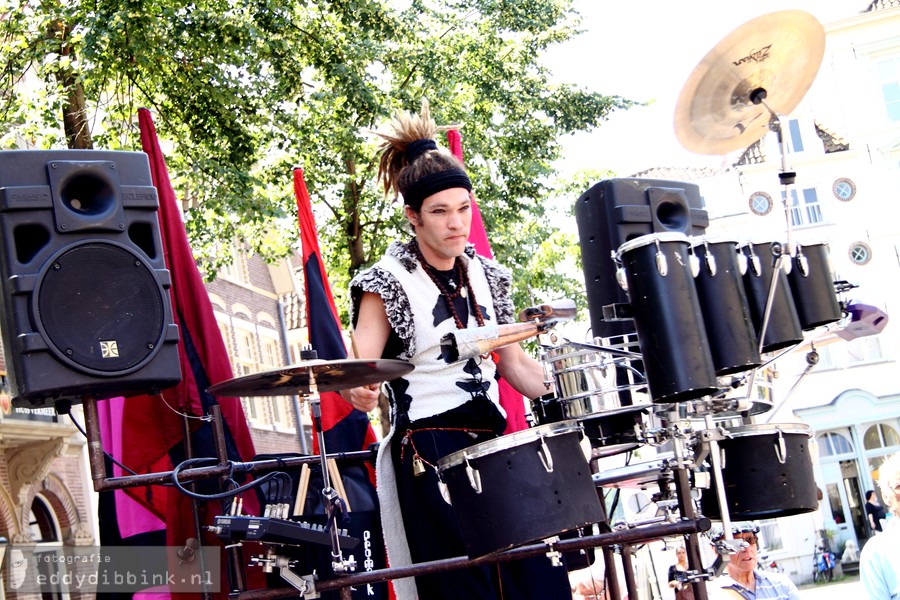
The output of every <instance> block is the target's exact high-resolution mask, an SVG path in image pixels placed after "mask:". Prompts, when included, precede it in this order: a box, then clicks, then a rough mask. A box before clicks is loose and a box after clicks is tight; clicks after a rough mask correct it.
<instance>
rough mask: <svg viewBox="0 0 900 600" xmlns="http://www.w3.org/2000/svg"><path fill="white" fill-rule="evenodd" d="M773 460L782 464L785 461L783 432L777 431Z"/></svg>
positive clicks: (785, 452) (785, 449) (785, 450)
mask: <svg viewBox="0 0 900 600" xmlns="http://www.w3.org/2000/svg"><path fill="white" fill-rule="evenodd" d="M775 458H777V459H778V462H780V463H781V464H784V463H785V462H786V461H787V448H786V447H785V443H784V432H783V431H781V430H780V429H779V430H778V443H777V444H776V445H775Z"/></svg>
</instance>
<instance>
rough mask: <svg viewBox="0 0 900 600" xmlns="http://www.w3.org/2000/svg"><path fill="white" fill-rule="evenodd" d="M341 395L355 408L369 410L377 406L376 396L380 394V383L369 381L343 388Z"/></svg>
mask: <svg viewBox="0 0 900 600" xmlns="http://www.w3.org/2000/svg"><path fill="white" fill-rule="evenodd" d="M341 396H343V397H344V400H346V401H347V402H349V403H350V404H352V405H353V408H355V409H356V410H361V411H363V412H371V411H373V410H375V407H376V406H378V398H379V397H380V396H381V384H380V383H370V384H369V385H362V386H359V387H355V388H350V389H349V390H343V391H342V392H341Z"/></svg>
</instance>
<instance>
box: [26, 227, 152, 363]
mask: <svg viewBox="0 0 900 600" xmlns="http://www.w3.org/2000/svg"><path fill="white" fill-rule="evenodd" d="M39 281H40V282H39V284H38V286H39V288H38V289H37V293H36V294H35V298H36V303H35V309H36V312H35V320H36V321H37V323H36V324H37V326H38V329H39V330H41V331H42V333H43V334H44V336H45V338H46V339H47V340H48V341H49V348H50V350H51V352H53V353H54V354H55V355H56V356H57V357H58V358H60V359H61V360H63V361H64V362H66V363H68V364H70V365H71V366H73V367H74V368H77V369H79V370H81V371H84V372H87V373H91V374H94V375H105V376H115V375H121V374H125V373H129V372H132V371H134V370H136V369H140V368H141V367H142V366H144V365H145V364H146V363H147V362H148V361H149V360H151V359H152V358H153V356H154V355H155V354H156V353H157V352H158V350H159V348H160V344H161V341H162V337H163V333H164V329H165V323H166V309H165V303H164V296H163V294H164V293H165V291H164V290H163V289H162V286H161V285H160V284H159V282H158V281H157V279H156V277H155V276H154V272H153V271H152V270H151V269H150V268H149V267H148V265H147V264H146V262H145V260H143V259H142V258H141V257H140V255H138V254H135V253H134V252H132V251H131V250H129V249H128V248H126V247H124V246H120V245H118V244H114V243H107V242H97V241H88V242H85V243H82V244H79V245H74V246H68V247H66V248H65V249H64V251H63V252H61V253H60V254H59V255H57V256H56V257H54V258H53V259H51V260H49V261H48V263H47V264H46V265H45V267H44V269H43V270H42V273H41V276H40V280H39Z"/></svg>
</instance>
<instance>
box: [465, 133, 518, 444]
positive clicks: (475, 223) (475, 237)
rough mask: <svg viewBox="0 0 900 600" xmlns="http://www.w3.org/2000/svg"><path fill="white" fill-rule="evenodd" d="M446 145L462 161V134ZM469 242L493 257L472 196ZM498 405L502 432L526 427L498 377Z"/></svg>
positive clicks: (515, 394)
mask: <svg viewBox="0 0 900 600" xmlns="http://www.w3.org/2000/svg"><path fill="white" fill-rule="evenodd" d="M447 145H448V146H449V147H450V152H451V154H453V156H455V157H456V158H458V159H459V160H460V162H463V151H462V136H460V135H459V131H457V130H456V129H451V130H449V131H448V132H447ZM469 242H471V243H472V245H474V246H475V252H477V253H478V254H480V255H481V256H484V257H485V258H494V253H493V252H491V243H490V242H489V241H488V237H487V231H485V229H484V221H483V220H482V218H481V211H480V210H479V209H478V203H477V202H476V201H475V198H474V197H473V198H472V229H471V230H470V231H469ZM500 406H502V407H503V410H505V411H506V431H505V432H504V433H513V432H514V431H521V430H523V429H528V423H527V422H526V421H525V402H524V400H523V398H522V394H520V393H519V392H517V391H516V390H515V389H513V387H512V386H511V385H509V383H507V381H506V380H505V379H502V378H501V379H500Z"/></svg>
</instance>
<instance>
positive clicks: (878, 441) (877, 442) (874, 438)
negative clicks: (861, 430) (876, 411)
mask: <svg viewBox="0 0 900 600" xmlns="http://www.w3.org/2000/svg"><path fill="white" fill-rule="evenodd" d="M863 446H865V447H866V450H877V449H879V448H890V447H891V446H900V435H898V434H897V430H896V429H894V427H892V426H891V425H889V424H887V423H876V424H875V425H872V426H871V427H869V428H868V429H866V433H865V435H864V436H863Z"/></svg>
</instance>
